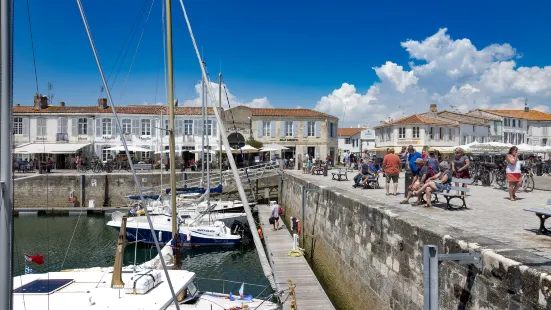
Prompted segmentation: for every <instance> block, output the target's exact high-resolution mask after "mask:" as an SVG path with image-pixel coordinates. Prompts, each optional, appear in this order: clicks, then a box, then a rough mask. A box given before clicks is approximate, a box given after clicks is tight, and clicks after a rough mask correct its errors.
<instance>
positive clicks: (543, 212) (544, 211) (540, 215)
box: [524, 199, 551, 235]
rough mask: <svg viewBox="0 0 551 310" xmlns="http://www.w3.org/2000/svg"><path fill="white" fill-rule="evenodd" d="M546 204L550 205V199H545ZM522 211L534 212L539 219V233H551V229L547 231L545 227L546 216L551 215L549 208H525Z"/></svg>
mask: <svg viewBox="0 0 551 310" xmlns="http://www.w3.org/2000/svg"><path fill="white" fill-rule="evenodd" d="M547 205H548V206H550V207H551V199H549V200H547ZM524 211H527V212H534V213H536V216H537V217H538V218H539V219H540V229H539V232H540V233H541V234H546V235H549V234H551V231H549V230H548V229H547V228H545V220H547V218H549V217H551V209H533V208H527V209H524Z"/></svg>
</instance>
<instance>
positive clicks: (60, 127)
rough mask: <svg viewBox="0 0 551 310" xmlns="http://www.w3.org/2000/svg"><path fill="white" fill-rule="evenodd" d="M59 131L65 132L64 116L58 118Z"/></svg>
mask: <svg viewBox="0 0 551 310" xmlns="http://www.w3.org/2000/svg"><path fill="white" fill-rule="evenodd" d="M57 133H63V118H62V117H58V118H57Z"/></svg>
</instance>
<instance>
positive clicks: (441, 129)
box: [438, 127, 444, 140]
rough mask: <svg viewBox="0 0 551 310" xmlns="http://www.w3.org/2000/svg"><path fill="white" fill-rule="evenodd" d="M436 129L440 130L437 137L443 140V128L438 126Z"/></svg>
mask: <svg viewBox="0 0 551 310" xmlns="http://www.w3.org/2000/svg"><path fill="white" fill-rule="evenodd" d="M438 129H439V131H440V132H439V133H438V138H439V139H440V140H444V128H442V127H440V128H438Z"/></svg>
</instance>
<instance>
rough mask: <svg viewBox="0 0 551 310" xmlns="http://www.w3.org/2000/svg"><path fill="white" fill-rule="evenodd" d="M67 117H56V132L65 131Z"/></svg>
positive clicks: (67, 121)
mask: <svg viewBox="0 0 551 310" xmlns="http://www.w3.org/2000/svg"><path fill="white" fill-rule="evenodd" d="M68 124H69V119H68V118H66V117H60V118H58V119H57V133H67V127H68Z"/></svg>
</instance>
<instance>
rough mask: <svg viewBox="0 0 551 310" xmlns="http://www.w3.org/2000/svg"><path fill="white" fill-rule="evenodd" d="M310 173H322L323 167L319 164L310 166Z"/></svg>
mask: <svg viewBox="0 0 551 310" xmlns="http://www.w3.org/2000/svg"><path fill="white" fill-rule="evenodd" d="M312 174H318V175H322V174H323V167H322V166H321V165H315V166H312Z"/></svg>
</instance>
